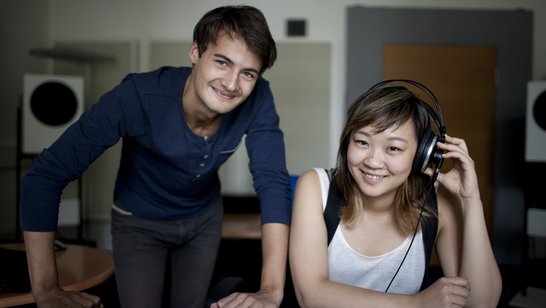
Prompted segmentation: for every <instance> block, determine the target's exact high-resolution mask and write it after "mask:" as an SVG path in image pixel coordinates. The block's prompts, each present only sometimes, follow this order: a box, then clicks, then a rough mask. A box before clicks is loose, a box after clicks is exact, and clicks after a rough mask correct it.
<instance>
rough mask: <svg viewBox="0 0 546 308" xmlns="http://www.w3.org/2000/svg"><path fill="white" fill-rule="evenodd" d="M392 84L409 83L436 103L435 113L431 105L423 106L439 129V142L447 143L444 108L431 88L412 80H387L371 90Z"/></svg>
mask: <svg viewBox="0 0 546 308" xmlns="http://www.w3.org/2000/svg"><path fill="white" fill-rule="evenodd" d="M391 83H392V84H394V83H407V84H410V85H413V86H415V87H416V88H418V89H419V90H421V91H423V92H424V93H425V94H426V95H427V96H428V97H429V98H430V99H431V100H432V102H433V103H434V107H435V108H436V111H434V110H433V109H432V107H431V106H430V105H429V104H427V103H425V102H422V105H421V106H423V107H424V109H425V110H426V111H427V113H428V114H429V116H430V117H431V118H432V120H433V122H434V124H435V125H436V128H437V129H438V134H439V136H438V141H440V142H444V141H445V134H446V127H445V124H444V117H443V115H442V107H440V103H438V99H437V98H436V95H434V93H432V91H431V90H430V89H429V88H427V87H426V86H425V85H424V84H422V83H420V82H417V81H415V80H411V79H387V80H383V81H380V82H378V83H376V84H375V85H373V86H371V87H370V90H372V89H376V88H380V87H384V86H385V85H388V84H391Z"/></svg>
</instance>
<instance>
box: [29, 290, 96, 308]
mask: <svg viewBox="0 0 546 308" xmlns="http://www.w3.org/2000/svg"><path fill="white" fill-rule="evenodd" d="M34 299H35V300H36V306H38V308H55V307H90V308H103V307H104V305H103V304H102V303H101V300H100V297H98V296H95V295H91V294H87V293H83V292H67V291H64V290H62V289H61V288H56V289H54V290H51V291H50V292H48V293H42V294H35V295H34Z"/></svg>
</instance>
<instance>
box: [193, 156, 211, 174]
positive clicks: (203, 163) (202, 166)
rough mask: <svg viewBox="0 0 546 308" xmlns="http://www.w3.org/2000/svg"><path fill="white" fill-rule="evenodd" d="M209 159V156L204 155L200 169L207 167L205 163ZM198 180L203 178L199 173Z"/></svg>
mask: <svg viewBox="0 0 546 308" xmlns="http://www.w3.org/2000/svg"><path fill="white" fill-rule="evenodd" d="M208 158H209V154H205V155H203V160H202V161H201V162H200V163H199V167H200V168H204V167H205V161H206V160H207V159H208ZM195 177H196V178H200V177H201V174H200V173H198V174H196V175H195Z"/></svg>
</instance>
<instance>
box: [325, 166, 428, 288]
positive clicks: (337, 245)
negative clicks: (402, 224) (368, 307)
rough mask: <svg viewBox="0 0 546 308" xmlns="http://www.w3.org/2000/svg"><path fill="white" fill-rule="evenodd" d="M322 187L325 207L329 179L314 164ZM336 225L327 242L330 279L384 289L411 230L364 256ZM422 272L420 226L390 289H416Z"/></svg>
mask: <svg viewBox="0 0 546 308" xmlns="http://www.w3.org/2000/svg"><path fill="white" fill-rule="evenodd" d="M315 171H316V172H317V173H318V175H319V178H320V183H321V189H322V204H323V205H322V208H323V210H324V209H325V208H326V201H327V200H328V189H329V187H330V180H329V179H328V175H327V174H326V171H325V170H324V169H320V168H315ZM340 226H341V223H340V224H339V225H338V226H337V229H336V232H335V233H334V237H333V238H332V241H331V242H330V245H329V246H328V265H329V275H330V276H329V279H330V280H331V281H335V282H339V283H343V284H348V285H352V286H357V287H361V288H366V289H372V290H376V291H380V292H384V291H385V290H386V289H387V286H388V285H389V283H390V282H391V280H392V278H393V276H394V275H395V273H396V271H397V270H398V267H399V266H400V263H401V262H402V260H403V259H404V255H405V254H406V251H407V250H408V246H409V245H410V243H411V240H412V237H413V233H412V234H410V235H409V236H408V237H407V238H406V239H405V240H404V242H402V244H400V245H399V246H398V247H396V248H394V249H393V250H391V251H389V252H387V253H385V254H383V255H380V256H365V255H362V254H360V253H358V252H357V251H355V250H354V249H352V248H351V246H350V245H349V243H348V242H347V241H346V239H345V237H344V236H343V232H342V230H341V227H340ZM424 274H425V248H424V244H423V233H422V231H421V230H419V231H418V232H417V234H416V235H415V239H414V240H413V243H412V244H411V249H410V251H409V253H408V255H407V257H406V259H405V260H404V262H403V264H402V267H401V268H400V270H399V272H398V274H396V277H395V278H394V280H393V282H392V284H391V286H390V287H389V290H388V292H389V293H399V294H415V293H417V292H419V290H420V288H421V283H422V280H423V277H424Z"/></svg>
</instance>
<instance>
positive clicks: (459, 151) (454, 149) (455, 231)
mask: <svg viewBox="0 0 546 308" xmlns="http://www.w3.org/2000/svg"><path fill="white" fill-rule="evenodd" d="M438 146H439V147H440V148H441V149H442V150H444V152H445V154H444V158H447V159H449V158H451V159H452V160H453V169H452V170H450V171H449V172H447V173H441V174H440V175H439V176H438V181H439V182H440V184H441V185H440V189H439V191H438V206H439V214H440V231H439V235H438V243H437V249H438V256H439V257H440V261H441V263H442V269H443V270H444V274H445V275H446V276H450V275H457V276H462V277H465V278H466V279H468V281H469V282H470V295H469V297H468V304H467V306H468V307H496V305H497V303H498V301H499V298H500V294H501V291H502V281H501V276H500V271H499V268H498V266H497V262H496V260H495V256H494V255H493V249H492V247H491V242H490V240H489V236H488V232H487V227H486V224H485V218H484V212H483V205H482V201H481V197H480V192H479V188H478V180H477V176H476V171H475V168H474V162H473V161H472V159H471V158H470V156H469V155H468V149H467V147H466V144H465V142H464V140H462V139H458V138H452V137H449V136H446V143H438Z"/></svg>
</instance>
